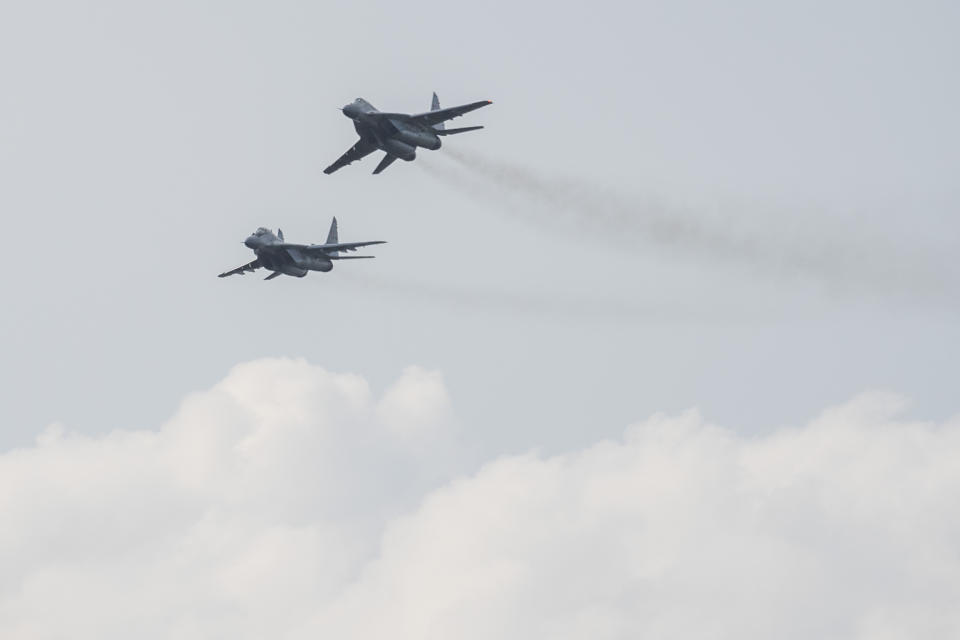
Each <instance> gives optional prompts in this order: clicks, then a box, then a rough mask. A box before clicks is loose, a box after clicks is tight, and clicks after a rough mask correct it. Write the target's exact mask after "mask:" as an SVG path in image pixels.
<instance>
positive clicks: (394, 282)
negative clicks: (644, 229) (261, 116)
mask: <svg viewBox="0 0 960 640" xmlns="http://www.w3.org/2000/svg"><path fill="white" fill-rule="evenodd" d="M339 279H340V280H342V281H343V282H344V283H345V284H347V285H348V286H350V287H351V288H352V289H354V290H360V291H375V292H377V293H378V294H380V293H386V294H390V295H395V296H401V297H404V298H408V299H414V300H417V301H420V302H426V303H433V304H437V305H440V306H443V307H446V308H452V309H456V310H461V311H469V312H481V313H490V312H492V313H497V314H511V315H527V316H536V317H540V318H550V319H554V320H559V321H596V322H600V323H614V324H621V323H626V324H657V323H671V324H673V323H688V324H697V323H702V322H708V323H710V324H717V323H730V324H744V323H763V322H765V316H764V315H763V314H759V315H758V313H757V312H756V310H754V311H752V312H751V313H750V314H746V313H743V312H742V311H741V310H739V309H736V308H727V309H724V308H718V307H716V306H714V307H712V308H711V309H709V311H705V310H704V309H702V308H698V307H693V306H688V305H683V304H681V303H677V302H672V301H656V302H648V303H646V304H641V303H637V302H628V301H624V300H616V299H612V298H604V297H590V296H585V295H578V294H575V293H574V294H571V293H569V292H564V293H554V294H549V293H544V292H532V291H511V290H507V289H500V288H488V287H487V288H485V287H482V286H477V285H473V284H470V285H451V284H445V283H440V282H417V281H412V280H409V279H406V278H404V279H392V278H388V277H383V276H372V275H368V274H362V273H358V272H347V271H346V270H344V271H343V272H342V273H341V275H340V277H339Z"/></svg>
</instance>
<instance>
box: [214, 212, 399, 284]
mask: <svg viewBox="0 0 960 640" xmlns="http://www.w3.org/2000/svg"><path fill="white" fill-rule="evenodd" d="M243 244H245V245H247V246H248V247H249V248H251V249H253V252H254V253H255V254H257V259H256V260H254V261H253V262H249V263H247V264H245V265H243V266H242V267H237V268H236V269H233V270H231V271H225V272H223V273H221V274H220V275H219V277H220V278H226V277H227V276H232V275H234V274H236V273H239V274H240V275H243V274H244V273H246V272H247V271H256V270H257V269H259V268H260V267H263V268H264V269H269V270H270V271H272V272H273V273H271V274H270V275H268V276H267V277H266V278H264V280H273V279H274V278H276V277H277V276H281V275H284V274H286V275H288V276H294V277H297V278H302V277H303V276H305V275H307V272H308V271H330V270H331V269H333V261H334V260H356V259H358V258H373V257H374V256H345V255H342V254H343V252H345V251H356V250H357V249H358V248H359V247H366V246H369V245H371V244H384V241H383V240H374V241H372V242H339V241H338V240H337V219H336V218H334V219H333V222H332V223H331V224H330V233H329V234H327V241H326V242H325V243H324V244H291V243H289V242H284V240H283V231H281V230H280V229H277V233H276V235H274V233H273V232H272V231H270V229H265V228H263V227H260V228H259V229H257V230H256V231H254V232H253V233H252V234H251V235H250V237H248V238H247V239H246V240H244V241H243Z"/></svg>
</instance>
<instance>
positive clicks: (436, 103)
mask: <svg viewBox="0 0 960 640" xmlns="http://www.w3.org/2000/svg"><path fill="white" fill-rule="evenodd" d="M430 111H440V98H438V97H437V92H436V91H434V92H433V101H432V102H431V103H430ZM433 128H434V129H436V130H437V131H443V130H444V129H446V127H445V126H444V124H443V123H442V122H438V123H437V124H435V125H433Z"/></svg>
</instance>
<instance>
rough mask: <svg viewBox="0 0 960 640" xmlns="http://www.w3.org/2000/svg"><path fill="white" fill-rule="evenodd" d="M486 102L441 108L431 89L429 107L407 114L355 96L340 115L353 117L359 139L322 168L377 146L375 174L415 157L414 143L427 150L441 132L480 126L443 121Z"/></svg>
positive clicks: (449, 133) (330, 169) (329, 170)
mask: <svg viewBox="0 0 960 640" xmlns="http://www.w3.org/2000/svg"><path fill="white" fill-rule="evenodd" d="M488 104H493V103H492V102H490V101H489V100H481V101H480V102H471V103H470V104H464V105H461V106H459V107H448V108H446V109H441V108H440V100H439V99H437V94H436V93H434V94H433V103H432V105H431V107H430V111H427V112H425V113H417V114H413V115H409V114H406V113H383V112H381V111H378V110H377V109H376V108H375V107H374V106H373V105H372V104H370V103H369V102H367V101H366V100H364V99H363V98H357V99H356V100H354V101H353V102H351V103H350V104H348V105H347V106H345V107H343V109H342V111H343V115H345V116H347V117H348V118H350V119H351V120H353V127H354V128H355V129H356V130H357V133H358V134H360V139H359V140H358V141H357V143H356V144H355V145H353V146H352V147H350V149H348V150H347V152H346V153H344V154H343V155H342V156H340V157H339V158H338V159H337V161H336V162H334V163H333V164H332V165H330V166H329V167H327V168H326V169H324V170H323V172H324V173H327V174H330V173H333V172H334V171H336V170H337V169H339V168H340V167H344V166H346V165H348V164H350V163H351V162H353V161H354V160H359V159H360V158H363V157H364V156H367V155H369V154H371V153H373V152H374V151H376V150H377V149H380V150H381V151H386V152H387V155H385V156H384V157H383V160H381V161H380V164H378V165H377V168H376V169H374V170H373V172H374V173H375V174H377V173H380V172H381V171H383V170H384V169H386V168H387V167H389V166H390V165H391V164H392V163H393V161H394V160H396V159H397V158H401V159H403V160H406V161H407V162H409V161H411V160H413V159H414V158H416V157H417V147H423V148H424V149H431V150H436V149H439V148H440V137H441V136H452V135H454V134H455V133H464V132H466V131H476V130H477V129H483V127H462V128H460V129H447V128H445V127H444V125H443V123H444V122H446V121H447V120H450V119H452V118H456V117H457V116H462V115H463V114H465V113H469V112H471V111H473V110H474V109H479V108H480V107H485V106H487V105H488Z"/></svg>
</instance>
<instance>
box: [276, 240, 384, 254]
mask: <svg viewBox="0 0 960 640" xmlns="http://www.w3.org/2000/svg"><path fill="white" fill-rule="evenodd" d="M372 244H386V240H373V241H370V242H336V243H331V244H283V245H275V246H280V247H282V248H283V249H285V250H287V251H291V250H292V251H299V252H302V253H304V254H307V255H310V254H311V253H329V252H331V251H356V250H357V249H359V248H360V247H369V246H370V245H372Z"/></svg>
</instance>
